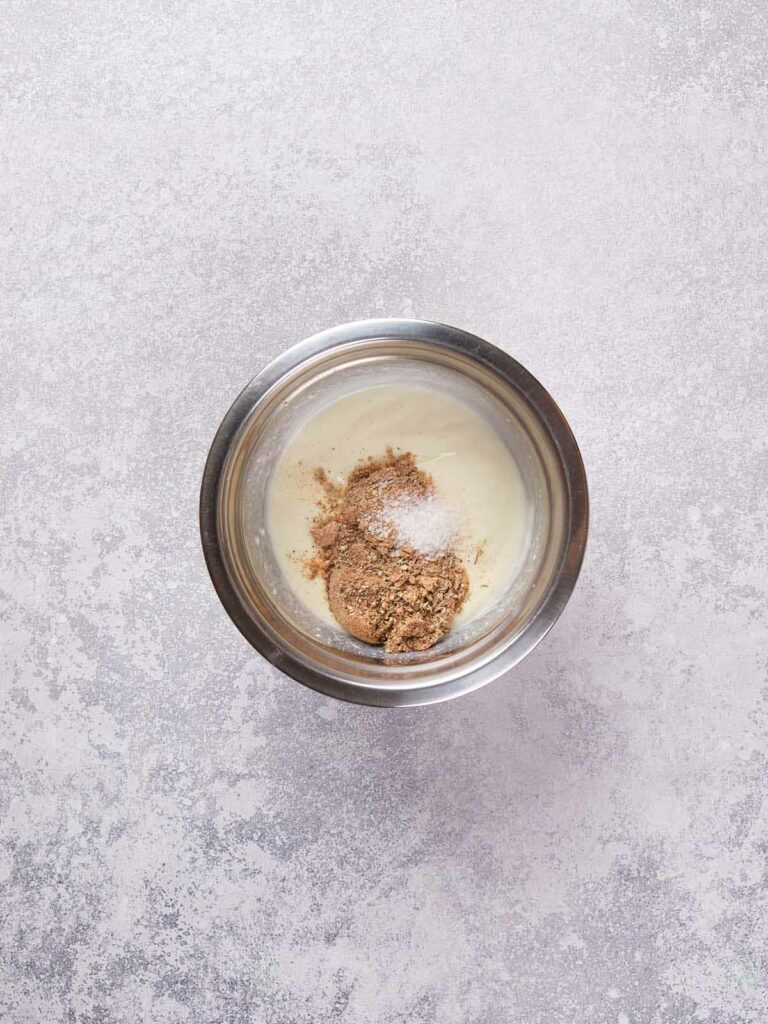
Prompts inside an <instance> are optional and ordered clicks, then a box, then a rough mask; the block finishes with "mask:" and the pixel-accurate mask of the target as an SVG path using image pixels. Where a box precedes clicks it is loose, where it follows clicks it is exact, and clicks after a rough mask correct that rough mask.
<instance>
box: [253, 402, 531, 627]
mask: <svg viewBox="0 0 768 1024" xmlns="http://www.w3.org/2000/svg"><path fill="white" fill-rule="evenodd" d="M387 446H391V447H393V448H395V449H399V450H401V451H411V452H413V453H414V455H415V456H416V460H417V463H418V465H419V467H420V468H421V469H424V470H426V472H428V473H430V474H431V475H432V477H433V479H434V481H435V486H436V488H437V492H438V494H439V495H440V496H441V497H442V498H443V499H444V500H445V502H446V503H447V504H449V505H450V506H451V508H452V509H453V510H455V513H456V517H457V521H458V523H459V543H458V544H457V545H456V553H457V554H458V555H459V557H460V558H461V559H462V561H463V562H464V565H465V566H466V569H467V572H468V574H469V596H468V598H467V601H466V603H465V605H464V607H463V608H462V610H461V612H460V613H459V615H458V616H457V617H456V625H461V624H462V623H464V622H467V621H468V620H469V619H471V618H473V617H474V616H476V615H478V614H481V613H483V612H485V611H487V610H488V608H489V607H490V606H491V605H492V604H493V603H494V601H495V600H496V599H497V598H498V596H499V594H500V593H501V592H502V591H504V590H505V589H506V587H507V586H508V585H509V582H510V579H511V578H512V577H513V576H514V574H515V572H516V571H517V569H518V568H519V566H520V564H521V561H522V559H523V557H524V554H525V546H526V542H527V535H528V526H529V514H528V504H527V499H526V495H525V490H524V487H523V482H522V479H521V476H520V471H519V470H518V467H517V464H516V463H515V461H514V459H513V458H512V456H511V454H510V453H509V451H508V449H507V448H506V446H505V445H504V444H503V442H502V441H501V439H500V438H499V437H498V435H497V434H496V432H495V431H494V430H493V429H492V428H491V427H490V426H489V424H487V423H486V422H485V420H484V419H482V418H481V417H480V416H479V415H478V414H477V413H476V412H474V411H473V410H472V409H470V408H469V406H467V405H465V404H464V403H463V402H459V401H457V400H455V399H453V398H449V397H447V396H446V395H443V394H440V393H438V392H437V391H428V390H426V389H422V388H419V389H416V388H408V387H406V386H403V385H399V384H398V385H382V386H378V387H371V388H366V389H365V390H363V391H357V392H355V393H354V394H351V395H346V396H345V397H343V398H340V399H339V400H338V401H336V402H334V403H333V404H332V405H330V406H328V407H327V408H326V409H323V410H322V411H321V412H319V413H318V414H317V415H316V416H314V417H312V418H311V419H310V420H308V421H307V422H306V423H305V424H304V425H303V426H302V427H301V428H300V429H299V430H298V432H297V433H296V434H295V435H294V436H293V437H292V438H291V439H290V441H289V442H288V444H287V446H286V449H285V452H284V453H283V455H282V457H281V459H280V460H279V461H278V464H277V468H276V469H275V473H274V476H273V479H272V483H271V486H270V491H269V497H268V523H267V527H268V530H269V533H270V536H271V539H272V544H273V547H274V549H275V553H276V555H277V558H278V562H279V564H280V567H281V569H282V571H283V573H284V574H285V576H286V578H287V580H288V582H289V583H290V585H291V587H292V588H293V590H294V591H295V593H296V594H297V595H298V596H299V598H300V599H301V600H302V601H303V602H304V603H305V604H306V605H308V606H309V607H310V608H311V609H312V611H314V612H315V613H316V614H317V615H318V616H319V617H320V618H322V619H323V620H324V621H326V622H328V623H334V622H335V620H334V619H333V616H332V615H331V611H330V608H329V607H328V600H327V598H326V594H325V584H324V583H323V581H322V580H320V579H315V580H308V579H307V578H306V575H305V573H304V571H303V565H302V560H303V558H304V557H306V556H307V555H311V554H312V552H313V545H312V538H311V536H310V528H311V525H312V520H313V518H314V517H315V515H316V514H317V502H318V500H319V499H320V497H321V490H320V487H319V485H318V484H317V483H316V482H315V480H314V478H313V472H314V470H315V469H316V468H317V467H322V468H323V469H325V470H326V472H327V473H328V474H329V476H330V477H331V478H333V479H334V480H337V481H338V482H339V483H340V484H343V483H344V482H345V481H346V478H347V476H348V474H349V473H350V471H351V470H352V469H354V467H355V465H356V464H357V463H358V462H359V461H360V460H361V459H365V458H368V457H369V456H380V455H383V454H384V451H385V449H386V448H387Z"/></svg>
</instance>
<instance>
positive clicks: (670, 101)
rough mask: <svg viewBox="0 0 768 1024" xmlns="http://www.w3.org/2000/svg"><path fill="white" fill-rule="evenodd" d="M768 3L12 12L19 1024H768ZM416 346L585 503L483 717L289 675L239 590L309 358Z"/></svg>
mask: <svg viewBox="0 0 768 1024" xmlns="http://www.w3.org/2000/svg"><path fill="white" fill-rule="evenodd" d="M767 32H768V8H766V6H765V4H764V3H762V2H761V0H751V2H750V0H735V2H728V3H709V4H706V5H702V6H699V5H698V4H696V3H683V4H681V3H679V2H677V0H674V2H673V0H655V2H649V3H642V2H639V0H638V2H621V0H566V2H562V0H546V2H544V3H541V2H539V0H521V2H519V3H515V4H506V3H503V2H499V0H477V2H473V3H469V2H466V3H464V2H450V3H449V2H437V0H424V2H421V3H418V4H410V3H404V2H396V3H393V2H384V3H380V4H373V5H371V4H368V3H363V2H359V3H353V2H350V3H333V2H323V3H317V4H303V3H284V2H280V3H269V2H268V3H261V4H256V3H246V2H242V3H234V2H226V3H220V2H215V3H214V2H213V0H205V2H203V0H199V2H196V3H194V4H186V3H177V2H172V0H156V2H150V0H146V2H136V0H124V2H123V0H121V2H119V3H117V2H106V0H101V2H99V3H85V2H71V3H61V2H54V0H48V2H38V0H4V2H3V3H2V4H0V69H1V70H0V76H1V78H2V81H1V83H0V89H1V90H2V98H3V108H4V117H3V128H2V132H3V141H2V147H1V148H0V154H1V155H0V161H1V163H2V179H1V184H2V204H1V206H0V219H1V227H2V231H1V235H0V237H1V238H2V258H1V259H0V274H2V288H1V289H0V302H1V303H2V312H3V328H2V346H3V348H2V374H1V375H0V401H1V402H2V412H3V415H2V420H1V422H0V456H1V460H2V461H1V462H0V472H1V473H2V485H3V495H4V501H3V506H2V524H3V525H2V538H3V542H2V546H1V547H0V590H1V592H0V619H1V624H2V633H3V638H2V645H1V646H0V685H1V697H2V705H1V712H0V813H1V814H2V825H1V826H0V828H1V832H0V965H1V969H0V1020H2V1021H3V1022H4V1024H5V1022H6V1021H7V1022H11V1024H58V1022H67V1024H72V1022H76V1024H97V1022H99V1024H112V1022H124V1024H135V1022H151V1024H177V1022H190V1024H241V1022H242V1024H256V1022H262V1021H263V1022H269V1024H316V1022H320V1021H350V1022H354V1024H367V1022H370V1024H394V1022H403V1024H405V1022H407V1024H429V1022H435V1024H507V1022H512V1021H514V1022H521V1024H571V1022H578V1024H581V1022H589V1024H603V1022H605V1024H641V1022H654V1024H667V1022H671V1024H683V1022H694V1021H711V1022H717V1024H747V1022H750V1024H764V1022H765V1021H766V1020H768V973H767V971H766V968H767V967H768V962H767V959H768V954H767V953H766V950H767V949H768V896H767V892H768V890H767V889H766V885H767V883H768V877H767V876H766V852H767V851H768V799H767V798H768V743H767V742H766V728H767V727H768V721H767V716H766V700H765V697H766V666H767V665H768V602H767V590H768V567H767V565H766V541H767V539H768V538H767V537H766V533H767V531H766V483H768V414H767V411H766V409H767V402H766V394H767V392H768V345H767V342H768V338H767V336H766V297H767V295H766V292H767V288H766V240H767V237H766V236H767V235H768V159H767V153H766V149H767V143H766V139H767V138H768V135H767V120H768V119H767V116H766V109H767V107H766V101H767V100H768V90H767V88H766V70H767V69H768V43H767V42H766V39H768V35H767V34H766V33H767ZM368 315H373V316H375V315H416V316H421V317H426V318H432V319H440V320H443V321H446V322H448V323H453V324H456V325H458V326H462V327H465V328H467V329H469V330H473V331H475V332H476V333H478V334H480V335H481V336H484V337H486V338H488V339H489V340H492V341H495V342H497V343H499V344H501V345H502V346H504V347H505V348H507V350H508V351H510V352H511V353H513V354H514V355H515V356H516V357H517V358H519V359H520V360H521V361H522V362H523V363H524V364H525V365H526V366H528V367H529V369H531V370H532V371H533V372H534V373H535V374H536V375H537V376H538V377H539V378H540V379H541V380H542V381H543V382H544V384H545V385H546V386H547V387H548V388H549V389H550V390H551V391H552V393H553V394H554V395H555V397H556V398H557V400H558V401H559V402H560V403H561V405H562V407H563V409H564V411H565V413H566V415H567V416H568V417H569V419H570V420H571V423H572V425H573V427H574V430H575V433H576V435H577V437H578V439H579V441H580V443H581V446H582V449H583V452H584V456H585V461H586V463H587V468H588V472H589V475H590V482H591V491H592V502H593V520H592V533H591V543H590V548H589V551H588V554H587V560H586V563H585V567H584V570H583V574H582V578H581V581H580V584H579V586H578V589H577V592H576V594H575V595H574V598H573V600H572V601H571V603H570V605H569V607H568V609H567V611H566V613H565V615H564V616H563V618H562V619H561V621H560V623H559V624H558V626H557V627H556V629H555V630H554V632H553V633H552V634H551V635H550V637H549V638H548V639H547V641H546V642H545V643H544V644H543V645H542V646H541V647H540V648H539V649H538V650H537V651H536V652H535V653H534V654H533V655H532V656H531V657H530V658H529V659H528V660H527V661H526V662H525V663H524V665H522V666H521V667H520V668H519V669H518V670H517V671H515V672H514V673H513V674H512V675H511V676H509V678H507V679H504V680H502V681H500V682H499V683H497V684H495V685H493V686H490V687H488V688H486V689H485V690H483V691H482V692H480V693H478V694H475V695H473V696H471V697H467V698H464V699H462V700H460V701H457V702H455V703H451V704H446V705H442V706H439V707H434V708H429V709H423V710H414V711H408V712H384V711H377V710H372V709H371V710H369V709H363V708H357V707H350V706H346V705H342V704H337V703H334V702H332V701H330V700H327V699H324V698H321V697H319V696H318V695H316V694H313V693H310V692H308V691H306V690H304V689H302V688H301V687H300V686H298V685H296V684H294V683H292V682H290V681H288V680H286V679H285V678H282V677H281V676H280V675H279V674H278V673H277V672H276V671H274V670H273V669H272V668H270V667H269V666H268V665H266V664H265V663H264V662H263V661H261V659H260V658H259V657H258V656H256V655H255V654H254V653H253V652H252V651H251V650H250V649H249V648H248V646H247V645H246V643H245V641H243V640H242V638H241V637H240V636H239V634H238V633H237V632H236V631H235V629H234V628H233V627H232V626H231V624H230V623H229V621H228V619H227V618H226V616H225V614H224V612H223V610H222V609H221V608H220V606H219V604H218V602H217V600H216V597H215V595H214V592H213V590H212V587H211V585H210V583H209V581H208V578H207V575H206V571H205V568H204V565H203V560H202V557H201V553H200V546H199V542H198V534H197V521H196V503H197V492H198V483H199V478H200V474H201V470H202V467H203V462H204V458H205V454H206V450H207V445H208V443H209V441H210V439H211V437H212V435H213V433H214V431H215V429H216V426H217V424H218V422H219V420H220V418H221V416H222V415H223V413H224V411H225V410H226V408H227V407H228V405H229V403H230V401H231V400H232V398H233V396H234V395H235V394H236V392H237V391H238V390H239V388H240V387H241V385H242V384H244V383H245V381H246V380H248V379H249V378H250V377H251V376H252V375H253V374H254V373H255V372H256V371H257V370H258V369H259V368H260V367H261V366H262V365H263V364H264V363H265V361H266V360H268V359H269V358H270V357H271V356H273V355H274V354H276V353H277V352H279V351H280V350H281V349H282V348H283V347H285V346H286V345H288V344H289V343H291V342H293V341H295V340H297V339H299V338H301V337H304V336H305V335H307V334H309V333H312V332H313V331H315V330H317V329H320V328H322V327H325V326H328V325H331V324H333V323H337V322H340V321H344V320H349V319H354V318H356V317H360V316H368Z"/></svg>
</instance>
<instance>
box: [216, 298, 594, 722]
mask: <svg viewBox="0 0 768 1024" xmlns="http://www.w3.org/2000/svg"><path fill="white" fill-rule="evenodd" d="M379 339H390V340H392V341H405V342H408V341H417V342H422V343H424V342H426V343H428V344H431V345H436V346H438V347H441V348H447V349H449V350H453V351H457V352H459V353H461V354H462V355H464V356H465V357H469V358H470V359H472V360H474V361H476V362H478V363H480V364H481V365H482V366H483V367H484V368H485V369H486V370H491V371H492V372H493V373H494V374H495V375H496V376H497V377H499V378H501V379H502V381H503V382H505V383H506V384H507V385H508V386H510V387H512V388H514V389H515V390H516V391H517V392H518V394H520V395H522V397H523V398H524V400H525V401H526V402H527V403H528V405H529V406H531V407H532V408H533V411H534V412H535V413H536V415H537V416H538V418H539V420H540V421H541V422H542V423H543V425H544V427H545V429H546V431H547V433H548V434H549V436H550V438H551V440H552V442H553V443H554V445H555V447H556V449H557V452H558V455H559V458H560V464H561V469H562V471H563V476H564V480H565V484H566V488H567V493H568V518H567V526H566V535H567V541H566V546H565V550H564V552H563V557H562V559H561V562H560V566H559V569H558V572H557V576H556V578H555V580H554V583H553V585H552V586H551V587H550V590H549V593H548V594H547V596H546V598H545V599H544V601H543V602H542V604H541V606H540V607H539V609H538V610H537V613H536V615H535V616H534V618H533V619H532V620H531V621H530V622H529V623H528V625H527V627H526V628H525V629H524V630H523V632H522V633H520V634H519V635H518V636H517V637H516V638H515V639H514V640H513V641H512V642H511V643H510V645H509V646H508V647H506V648H504V649H503V650H502V651H500V653H499V654H498V655H497V656H496V657H495V658H494V659H492V660H491V661H490V662H488V663H486V664H484V665H482V666H480V667H479V668H477V669H470V670H469V671H467V672H465V673H463V674H462V675H460V676H457V677H455V678H453V679H449V680H447V681H446V680H442V681H440V682H438V683H436V684H434V685H429V684H427V685H425V684H424V683H423V682H422V683H420V685H419V686H418V688H409V687H408V684H407V682H404V681H400V682H397V683H393V684H390V685H386V684H385V685H382V684H371V683H357V682H352V681H350V680H348V679H340V678H336V677H334V676H332V675H330V674H328V673H324V672H322V671H319V670H317V669H316V668H314V667H313V666H308V665H306V664H305V663H304V662H303V661H302V660H301V659H300V658H297V657H296V656H295V655H294V654H293V653H292V652H290V651H287V650H284V649H282V648H279V647H277V646H276V645H275V643H274V642H273V641H272V639H271V638H270V636H269V635H268V633H267V632H266V631H265V630H264V629H262V628H261V627H260V625H259V623H258V622H257V621H256V620H255V619H254V618H253V617H252V616H251V614H249V612H248V611H247V609H245V608H244V607H243V605H242V603H241V600H240V597H239V596H238V594H237V592H236V590H235V588H234V586H233V584H232V582H231V580H230V578H229V574H228V572H227V569H226V565H225V560H224V553H223V551H222V545H221V538H220V537H219V530H218V501H219V486H220V481H221V478H222V475H223V472H224V470H225V466H226V464H227V459H228V456H229V453H230V451H231V448H232V444H233V442H234V441H235V439H236V437H237V435H238V432H239V430H240V427H241V426H242V425H243V423H244V422H245V421H246V419H247V418H248V417H249V416H250V415H251V413H252V411H253V409H254V408H255V406H256V405H257V404H258V403H259V402H260V401H261V399H262V398H263V397H264V396H265V395H266V394H267V392H268V391H270V390H271V389H272V388H273V387H274V386H275V385H276V384H277V383H278V382H279V381H280V380H281V379H282V378H283V377H284V376H286V375H287V374H288V373H290V372H291V371H293V370H295V369H297V368H298V367H299V366H300V365H301V364H302V363H304V362H306V361H308V360H309V359H312V358H314V357H315V356H317V355H320V354H322V353H324V352H327V351H330V350H331V349H334V348H338V347H340V346H342V345H347V344H350V343H351V342H358V341H375V340H379ZM588 525H589V498H588V491H587V479H586V472H585V469H584V463H583V461H582V458H581V453H580V452H579V448H578V445H577V444H576V439H575V438H574V436H573V433H572V431H571V429H570V427H569V425H568V422H567V420H566V419H565V416H564V415H563V413H562V412H561V411H560V408H559V407H558V405H557V404H556V402H555V401H554V399H553V398H552V397H551V395H550V394H549V392H548V391H547V390H546V389H545V388H544V386H543V385H542V384H540V383H539V381H538V380H537V379H536V378H535V377H534V376H533V374H531V373H530V372H529V371H528V370H526V369H525V367H524V366H522V364H521V363H519V362H517V360H516V359H514V358H513V357H512V356H510V355H508V354H507V353H506V352H504V351H502V350H501V349H499V348H497V347H496V346H495V345H492V344H491V343H490V342H487V341H484V340H483V339H481V338H479V337H477V336H476V335H473V334H470V333H468V332H467V331H463V330H461V329H459V328H457V327H451V326H448V325H447V324H441V323H437V322H434V321H430V320H412V319H401V318H394V317H393V318H385V319H375V320H356V321H352V322H350V323H346V324H340V325H338V326H336V327H331V328H328V329H327V330H324V331H320V332H319V333H317V334H314V335H312V336H310V337H308V338H305V339H304V340H303V341H300V342H298V343H297V344H295V345H293V346H291V347H290V348H289V349H287V350H286V351H285V352H283V353H282V354H281V355H279V356H277V357H276V358H275V359H273V360H272V361H271V362H270V363H268V364H267V365H266V366H265V367H264V368H263V369H262V370H261V371H260V372H259V373H258V374H257V375H256V376H255V377H254V378H253V379H252V380H251V381H250V382H249V383H248V384H247V385H246V386H245V388H243V390H242V391H241V392H240V394H239V395H238V397H237V398H236V399H235V401H234V402H233V403H232V405H231V406H230V408H229V410H228V412H227V413H226V415H225V416H224V419H223V420H222V422H221V424H220V426H219V428H218V430H217V432H216V435H215V437H214V439H213V443H212V444H211V448H210V450H209V452H208V457H207V460H206V464H205V470H204V472H203V479H202V484H201V489H200V534H201V540H202V546H203V554H204V557H205V561H206V565H207V567H208V572H209V574H210V576H211V580H212V582H213V585H214V588H215V589H216V592H217V594H218V596H219V599H220V601H221V603H222V604H223V605H224V608H225V610H226V612H227V614H228V615H229V617H230V618H231V619H232V621H233V622H234V624H235V625H236V626H237V628H238V629H239V630H240V632H241V633H242V634H243V636H244V637H245V639H246V640H248V642H249V643H250V644H251V645H252V646H253V647H254V648H255V649H256V650H257V651H259V653H260V654H262V655H263V656H264V657H266V658H267V659H268V660H269V661H270V662H271V663H272V664H273V665H275V667H277V668H279V669H280V671H282V672H284V673H286V674H287V675H289V676H291V677H292V678H293V679H295V680H297V681H298V682H300V683H303V684H304V685H305V686H308V687H310V688H311V689H314V690H317V691H319V692H320V693H324V694H326V695H327V696H330V697H335V698H338V699H341V700H345V701H349V702H351V703H356V704H365V705H371V706H378V707H403V706H417V705H424V704H432V703H437V702H440V701H444V700H449V699H451V698H453V697H458V696H460V695H462V694H464V693H469V692H471V691H472V690H475V689H478V688H479V687H481V686H484V685H485V684H486V683H489V682H491V681H492V680H493V679H496V678H498V677H499V676H500V675H502V674H503V673H504V672H506V671H508V670H509V669H511V668H512V667H514V666H515V665H516V664H518V663H519V662H520V661H521V660H522V659H523V658H524V657H526V655H528V654H529V653H530V652H531V651H532V650H533V649H534V648H535V647H536V646H537V645H538V644H539V643H540V642H541V640H543V638H544V637H545V636H546V634H547V633H548V632H549V630H550V629H551V628H552V626H553V625H554V624H555V622H556V621H557V619H558V618H559V616H560V613H561V612H562V610H563V608H564V607H565V605H566V603H567V602H568V599H569V598H570V596H571V593H572V592H573V588H574V586H575V584H576V580H577V579H578V575H579V571H580V569H581V565H582V562H583V558H584V552H585V549H586V541H587V533H588Z"/></svg>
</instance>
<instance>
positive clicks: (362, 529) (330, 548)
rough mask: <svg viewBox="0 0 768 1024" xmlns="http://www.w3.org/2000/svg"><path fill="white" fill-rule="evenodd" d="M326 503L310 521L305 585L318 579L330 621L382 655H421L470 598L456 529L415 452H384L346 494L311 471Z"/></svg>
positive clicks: (356, 475)
mask: <svg viewBox="0 0 768 1024" xmlns="http://www.w3.org/2000/svg"><path fill="white" fill-rule="evenodd" d="M315 478H316V479H317V480H318V481H319V483H320V484H321V485H322V488H323V492H324V499H323V501H322V503H321V511H320V512H319V513H318V515H317V516H316V517H315V520H314V523H313V527H312V539H313V541H314V543H315V549H316V553H315V556H314V558H313V559H312V560H311V561H310V562H309V564H308V570H309V572H310V574H311V575H314V576H316V575H318V574H320V575H322V577H323V578H324V579H325V584H326V588H327V593H328V602H329V604H330V606H331V611H332V612H333V614H334V616H335V617H336V619H337V620H338V622H339V623H340V625H342V626H343V627H344V629H346V630H347V631H348V632H349V633H351V634H352V635H353V636H355V637H357V638H358V639H359V640H364V641H365V642H366V643H369V644H383V645H384V650H385V651H388V652H392V653H394V652H401V651H425V650H427V648H429V647H432V645H433V644H435V643H437V641H438V640H440V639H441V638H442V637H444V636H445V635H446V633H447V632H448V630H449V629H450V628H451V623H452V621H453V618H454V616H455V615H456V613H457V611H458V610H459V609H460V608H461V606H462V604H463V603H464V600H465V598H466V596H467V591H468V590H469V579H468V577H467V573H466V570H465V569H464V566H463V565H462V563H461V561H460V559H459V558H458V556H457V555H456V553H455V551H454V549H453V546H454V544H455V541H456V523H455V519H454V517H453V514H452V511H451V510H450V508H448V507H447V506H445V505H444V503H443V502H442V501H441V499H440V497H439V495H438V494H437V493H436V491H435V485H434V481H433V480H432V477H431V476H430V475H429V474H428V473H425V472H424V471H423V470H421V469H419V468H418V466H417V465H416V460H415V458H414V456H413V454H412V453H411V452H406V453H404V454H396V453H395V452H394V451H392V449H387V453H386V455H385V456H384V457H383V458H379V459H369V460H368V461H367V462H364V463H362V464H360V465H359V466H358V467H357V468H356V469H354V470H353V471H352V473H350V475H349V477H348V478H347V482H346V484H344V485H343V486H341V485H338V484H335V483H334V482H333V481H331V480H329V479H328V477H327V476H326V474H325V472H324V471H323V470H322V469H318V470H316V471H315Z"/></svg>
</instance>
